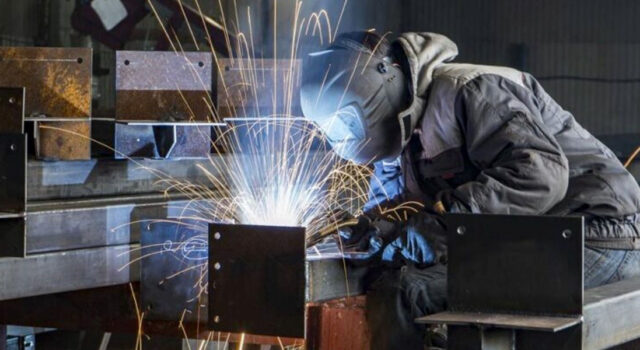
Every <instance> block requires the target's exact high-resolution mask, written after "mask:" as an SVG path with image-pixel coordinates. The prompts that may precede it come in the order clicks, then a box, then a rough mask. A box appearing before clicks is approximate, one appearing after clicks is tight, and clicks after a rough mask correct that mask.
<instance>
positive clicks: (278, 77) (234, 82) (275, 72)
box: [216, 59, 301, 118]
mask: <svg viewBox="0 0 640 350" xmlns="http://www.w3.org/2000/svg"><path fill="white" fill-rule="evenodd" d="M219 62H220V70H219V72H220V75H219V76H218V78H217V79H216V80H217V81H216V94H217V102H218V114H219V115H220V116H221V117H222V118H233V117H274V114H276V116H278V117H291V116H292V115H293V116H299V115H300V81H301V80H300V77H301V72H300V66H301V61H300V60H293V61H292V60H288V59H257V60H249V59H233V60H231V59H220V60H219Z"/></svg>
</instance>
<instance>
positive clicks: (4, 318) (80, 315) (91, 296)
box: [0, 283, 302, 346]
mask: <svg viewBox="0 0 640 350" xmlns="http://www.w3.org/2000/svg"><path fill="white" fill-rule="evenodd" d="M134 296H135V297H134ZM134 300H135V301H136V302H137V304H138V305H140V304H141V301H140V288H139V285H138V283H131V284H128V283H127V284H121V285H114V286H109V287H102V288H94V289H88V290H78V291H72V292H64V293H56V294H48V295H42V296H35V297H25V298H20V299H13V300H8V301H0V322H3V323H11V324H17V325H29V326H36V327H45V328H57V329H66V330H97V331H103V332H104V331H107V332H113V333H133V334H136V333H138V330H139V324H138V319H137V315H138V311H139V310H137V309H136V304H135V302H134ZM25 310H29V312H25ZM142 329H143V331H144V334H145V335H146V336H151V337H154V336H156V335H162V336H171V337H177V338H184V337H188V338H190V339H207V338H209V337H210V336H212V340H214V341H216V340H218V339H221V340H222V342H225V341H226V340H227V339H228V340H229V342H230V343H233V342H238V341H239V340H240V337H241V335H240V334H229V333H218V332H215V333H213V335H212V334H211V331H209V330H207V327H206V324H205V323H204V322H203V321H200V322H188V321H185V322H180V320H179V319H178V320H172V321H154V320H148V319H146V318H143V321H142ZM244 340H245V344H272V345H276V346H279V345H280V344H283V345H284V346H289V345H294V344H298V345H299V344H301V343H302V341H301V340H300V339H294V338H276V337H264V336H255V335H250V334H247V335H245V337H244Z"/></svg>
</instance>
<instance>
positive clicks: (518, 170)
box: [439, 79, 569, 215]
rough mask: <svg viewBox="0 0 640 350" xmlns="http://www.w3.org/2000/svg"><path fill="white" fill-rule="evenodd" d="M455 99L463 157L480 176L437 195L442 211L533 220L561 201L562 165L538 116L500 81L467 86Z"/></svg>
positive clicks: (564, 170)
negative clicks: (527, 216) (524, 216)
mask: <svg viewBox="0 0 640 350" xmlns="http://www.w3.org/2000/svg"><path fill="white" fill-rule="evenodd" d="M476 80H478V79H476ZM480 80H481V79H480ZM482 84H484V85H482ZM511 84H515V83H511ZM460 93H461V95H460V96H459V97H460V101H459V102H460V103H461V104H462V110H463V111H464V112H463V113H461V114H462V115H461V116H459V122H460V124H461V129H462V133H463V135H464V139H465V144H466V151H467V152H468V155H469V159H470V160H471V162H472V163H473V164H474V165H475V166H476V167H477V168H478V169H479V170H480V173H479V175H478V176H477V178H476V179H475V180H474V181H470V182H467V183H465V184H463V185H461V186H459V187H457V188H455V189H453V190H445V191H443V192H441V193H440V194H439V198H440V199H441V200H442V202H443V204H444V206H445V208H446V210H447V211H449V212H471V213H487V214H532V215H534V214H543V213H545V212H547V211H548V210H549V209H551V208H552V207H553V206H554V205H555V204H557V203H558V202H559V201H560V200H562V199H563V198H564V196H565V194H566V191H567V186H568V181H569V166H568V161H567V158H566V157H565V155H564V153H563V152H562V150H561V148H560V146H559V145H558V142H557V141H556V140H555V138H554V137H553V136H552V135H551V133H550V132H549V131H548V130H547V129H546V127H545V125H544V123H543V121H542V119H541V118H540V117H539V113H536V111H532V110H529V109H528V108H527V106H526V105H525V104H524V103H522V102H521V100H520V98H522V97H521V96H516V95H515V92H514V87H513V86H509V82H506V81H500V80H498V81H495V80H489V81H480V82H478V81H472V82H470V83H468V84H467V85H466V86H465V87H463V89H462V90H461V92H460ZM520 93H522V92H520Z"/></svg>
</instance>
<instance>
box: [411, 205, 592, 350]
mask: <svg viewBox="0 0 640 350" xmlns="http://www.w3.org/2000/svg"><path fill="white" fill-rule="evenodd" d="M445 223H446V226H447V231H448V255H449V263H448V267H447V269H448V271H447V302H448V309H449V310H448V311H447V312H442V313H438V314H435V315H429V316H426V317H423V318H419V319H418V320H417V322H418V323H436V324H437V323H445V324H449V325H450V327H449V333H450V336H449V338H450V340H452V338H458V339H455V340H452V341H451V342H450V343H449V346H450V348H451V349H454V350H455V349H467V348H470V347H473V348H480V349H494V348H500V349H502V348H505V349H512V347H510V345H509V344H514V343H513V341H516V340H517V344H520V345H522V346H523V348H528V347H526V345H527V344H538V345H539V344H544V343H545V342H548V344H554V345H552V346H551V345H550V346H539V347H535V348H545V349H556V348H563V349H575V348H576V346H579V344H580V339H581V330H580V327H581V325H580V324H581V322H582V303H583V260H584V257H583V247H584V222H583V218H582V217H552V216H516V215H470V214H450V215H447V216H446V217H445ZM558 257H562V259H560V260H559V259H558ZM495 329H499V330H502V331H499V332H494V331H492V330H495ZM504 330H507V331H506V332H505V331H504ZM466 333H469V334H476V335H478V336H477V337H471V336H469V334H466ZM464 334H466V335H464ZM489 336H490V338H491V339H492V341H493V340H495V341H496V342H497V343H500V344H503V345H504V346H500V347H495V346H493V345H491V344H489V343H486V342H485V340H486V339H488V338H487V337H489ZM463 338H464V339H463ZM543 338H544V339H543ZM470 339H476V340H470ZM483 339H484V340H483ZM497 343H496V344H497ZM520 345H519V346H520Z"/></svg>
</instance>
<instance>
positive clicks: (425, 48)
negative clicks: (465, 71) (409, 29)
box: [396, 33, 458, 147]
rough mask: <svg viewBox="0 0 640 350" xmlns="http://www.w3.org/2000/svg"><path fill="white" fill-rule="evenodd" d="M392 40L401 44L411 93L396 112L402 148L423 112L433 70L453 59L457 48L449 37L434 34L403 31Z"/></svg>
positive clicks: (407, 141)
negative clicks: (408, 73) (403, 107)
mask: <svg viewBox="0 0 640 350" xmlns="http://www.w3.org/2000/svg"><path fill="white" fill-rule="evenodd" d="M396 42H397V43H398V44H399V45H400V47H402V49H403V51H404V53H405V55H406V57H407V60H408V63H409V70H410V72H411V90H412V91H411V92H412V95H413V96H412V100H411V104H410V105H409V108H407V109H406V110H404V111H402V112H400V113H399V114H398V121H399V122H400V128H401V129H402V146H403V147H404V146H406V145H407V143H409V140H410V139H411V134H412V132H413V129H415V127H416V126H417V125H418V121H419V120H420V118H421V117H422V114H423V112H424V108H425V105H426V94H427V90H428V89H429V85H431V81H432V80H433V71H434V69H435V68H436V67H438V66H439V65H441V64H443V63H446V62H450V61H452V60H453V59H454V58H456V56H457V55H458V47H457V46H456V44H455V43H454V42H453V41H451V39H449V38H447V37H446V36H444V35H441V34H436V33H404V34H401V35H400V36H399V37H398V38H397V39H396Z"/></svg>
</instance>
